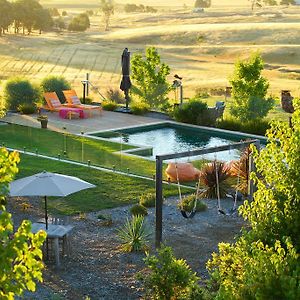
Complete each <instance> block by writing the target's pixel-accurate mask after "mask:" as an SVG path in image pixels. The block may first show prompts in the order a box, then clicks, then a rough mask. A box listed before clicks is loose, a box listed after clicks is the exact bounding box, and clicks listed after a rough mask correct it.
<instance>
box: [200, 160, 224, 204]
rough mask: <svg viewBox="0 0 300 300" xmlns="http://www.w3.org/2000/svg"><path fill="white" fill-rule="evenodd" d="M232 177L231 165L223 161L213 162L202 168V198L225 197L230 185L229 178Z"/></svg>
mask: <svg viewBox="0 0 300 300" xmlns="http://www.w3.org/2000/svg"><path fill="white" fill-rule="evenodd" d="M229 177H230V166H228V165H227V164H226V163H223V162H217V161H214V162H211V163H208V164H206V165H204V167H203V168H202V170H201V172H200V181H201V184H203V185H204V188H203V190H202V192H201V193H200V197H201V198H206V199H214V198H217V197H218V189H219V192H220V198H225V197H226V194H227V193H228V189H229V187H230V185H229V183H228V182H227V179H228V178H229Z"/></svg>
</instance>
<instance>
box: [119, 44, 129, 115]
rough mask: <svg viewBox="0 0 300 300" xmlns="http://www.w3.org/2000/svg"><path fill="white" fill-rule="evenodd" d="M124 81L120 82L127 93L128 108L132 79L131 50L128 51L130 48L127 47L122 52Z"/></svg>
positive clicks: (121, 87)
mask: <svg viewBox="0 0 300 300" xmlns="http://www.w3.org/2000/svg"><path fill="white" fill-rule="evenodd" d="M121 63H122V81H121V84H120V89H121V90H122V91H123V92H124V94H125V100H126V110H128V103H129V95H128V93H129V89H130V87H131V81H130V76H129V72H130V52H129V51H128V48H125V49H124V51H123V53H122V61H121Z"/></svg>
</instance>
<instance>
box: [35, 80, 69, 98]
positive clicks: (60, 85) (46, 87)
mask: <svg viewBox="0 0 300 300" xmlns="http://www.w3.org/2000/svg"><path fill="white" fill-rule="evenodd" d="M41 88H42V91H43V92H44V93H47V92H55V93H56V94H57V96H58V98H59V99H60V101H61V102H62V103H64V102H65V101H66V98H65V96H64V94H63V92H62V91H64V90H69V89H71V85H70V83H69V82H68V81H67V80H66V79H65V78H64V77H63V76H54V75H50V76H47V77H45V78H44V79H43V80H42V82H41Z"/></svg>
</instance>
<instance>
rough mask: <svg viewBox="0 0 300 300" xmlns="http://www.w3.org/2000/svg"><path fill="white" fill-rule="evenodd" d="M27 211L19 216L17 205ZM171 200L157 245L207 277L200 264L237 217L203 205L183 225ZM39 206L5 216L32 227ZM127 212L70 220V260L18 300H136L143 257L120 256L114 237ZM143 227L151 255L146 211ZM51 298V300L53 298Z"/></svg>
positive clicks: (49, 266) (235, 228) (33, 202)
mask: <svg viewBox="0 0 300 300" xmlns="http://www.w3.org/2000/svg"><path fill="white" fill-rule="evenodd" d="M24 203H28V204H29V208H27V209H26V210H23V206H24V205H23V204H24ZM176 203H177V200H176V199H175V198H169V199H167V200H166V202H165V204H164V208H163V239H164V241H165V243H166V244H167V245H170V246H172V247H173V249H174V252H175V254H176V256H177V257H182V258H184V259H186V260H187V262H188V263H189V264H190V266H191V267H192V269H193V270H194V271H195V272H197V273H198V275H199V276H201V277H204V278H205V277H207V271H206V269H205V263H206V262H207V260H208V259H209V258H210V257H211V253H212V252H213V251H216V250H217V245H218V243H219V242H222V241H233V238H234V236H236V235H237V234H238V233H239V231H240V229H241V227H242V225H243V224H244V222H243V220H242V219H241V218H240V217H237V216H224V215H220V214H218V212H217V203H216V201H215V200H210V201H206V203H207V205H208V209H207V210H206V211H205V212H201V213H197V214H196V215H195V217H194V218H193V219H184V218H183V217H182V216H181V214H180V212H179V211H178V210H177V209H176ZM222 205H223V207H224V208H227V209H229V208H230V207H231V206H232V201H231V200H222ZM41 207H42V205H41V204H40V200H39V199H37V198H31V199H30V200H28V199H25V198H14V199H10V200H9V205H8V210H9V211H11V212H12V213H13V218H14V222H15V224H16V225H18V224H20V222H21V220H22V219H29V220H31V221H33V222H34V221H37V220H40V219H42V218H43V214H44V212H43V209H42V208H41ZM128 208H129V207H119V208H114V209H109V210H103V211H101V212H97V213H89V214H86V215H85V216H74V217H72V218H71V222H72V225H74V226H75V228H74V232H73V235H72V254H71V255H70V256H68V257H67V256H65V257H63V259H62V266H61V267H60V268H59V269H57V268H55V267H54V265H53V262H47V263H46V268H45V270H44V282H43V284H38V288H37V291H36V293H34V294H31V293H26V294H25V297H24V299H39V300H42V299H72V300H75V299H84V298H85V296H89V297H90V298H91V299H92V300H93V299H95V300H99V299H105V300H106V299H107V300H110V299H118V300H125V299H128V300H129V299H130V300H134V299H141V297H142V295H143V291H142V287H141V285H140V283H139V282H138V281H137V279H136V274H137V273H138V272H139V271H141V270H143V268H145V265H144V263H143V258H144V254H141V253H122V252H121V251H120V249H119V246H120V243H119V241H118V238H117V235H116V231H117V229H118V228H120V227H121V226H122V224H124V222H125V220H126V218H127V217H128V216H129V215H128ZM100 213H101V214H104V215H110V216H111V217H112V221H113V223H112V225H111V226H104V223H103V221H99V220H98V218H97V216H98V215H99V214H100ZM148 213H149V214H148V216H147V217H146V220H147V225H148V227H149V229H150V230H151V231H152V233H153V234H152V238H151V251H152V252H153V251H154V246H153V243H154V228H155V212H154V209H153V208H152V209H148ZM55 297H56V298H55Z"/></svg>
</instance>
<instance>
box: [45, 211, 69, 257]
mask: <svg viewBox="0 0 300 300" xmlns="http://www.w3.org/2000/svg"><path fill="white" fill-rule="evenodd" d="M49 222H50V223H51V224H54V225H70V217H69V216H57V217H52V218H49ZM59 242H60V243H61V244H62V254H63V255H66V254H70V253H71V249H72V248H71V236H70V235H69V234H68V235H66V236H64V237H63V238H60V239H59Z"/></svg>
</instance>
